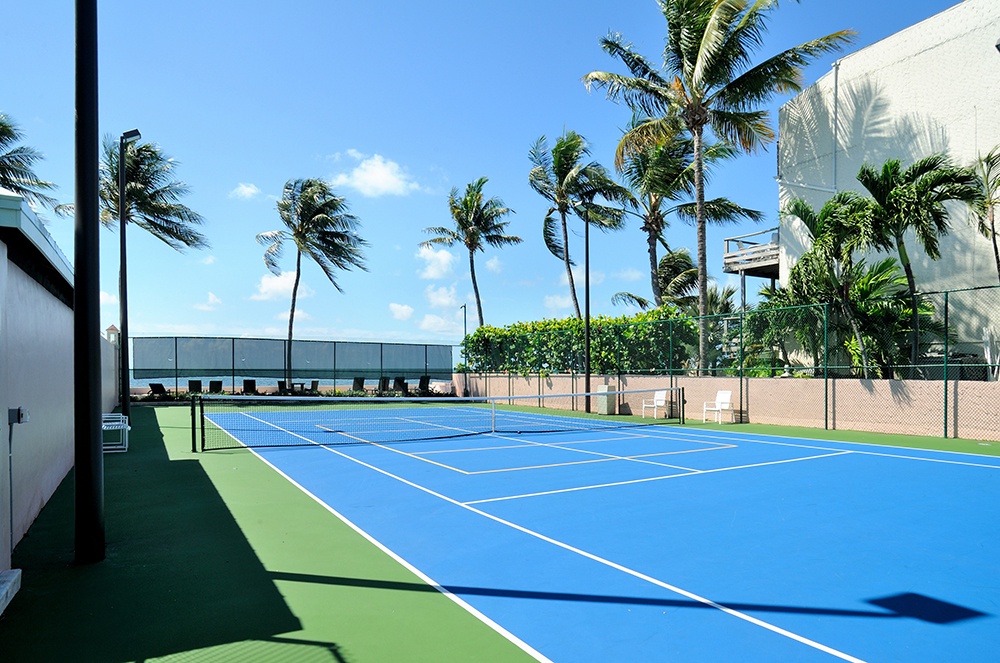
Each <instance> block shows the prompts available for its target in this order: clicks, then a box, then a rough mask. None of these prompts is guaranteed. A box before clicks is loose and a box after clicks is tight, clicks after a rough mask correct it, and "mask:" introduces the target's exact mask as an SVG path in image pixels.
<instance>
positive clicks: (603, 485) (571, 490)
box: [463, 451, 854, 504]
mask: <svg viewBox="0 0 1000 663" xmlns="http://www.w3.org/2000/svg"><path fill="white" fill-rule="evenodd" d="M850 453H854V452H853V451H839V452H837V453H830V454H822V455H819V456H803V457H802V458H790V459H786V460H772V461H768V462H766V463H753V464H751V465H736V466H733V467H718V468H715V469H712V470H691V471H689V472H684V473H682V474H669V475H666V476H661V477H647V478H645V479H629V480H628V481H614V482H611V483H599V484H594V485H591V486H576V487H573V488H559V489H557V490H545V491H541V492H537V493H523V494H521V495H507V496H504V497H490V498H488V499H484V500H471V501H469V502H463V504H485V503H487V502H504V501H506V500H519V499H521V498H524V497H540V496H542V495H556V494H559V493H575V492H578V491H581V490H594V489H595V488H611V487H613V486H629V485H632V484H636V483H647V482H650V481H663V480H664V479H677V478H679V477H690V476H695V475H698V474H715V473H716V472H729V471H731V470H745V469H749V468H752V467H765V466H767V465H782V464H784V463H797V462H799V461H801V460H815V459H817V458H830V457H831V456H843V455H845V454H850ZM667 467H670V466H669V465H668V466H667ZM682 469H686V468H682Z"/></svg>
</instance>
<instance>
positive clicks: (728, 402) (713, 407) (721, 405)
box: [701, 391, 736, 424]
mask: <svg viewBox="0 0 1000 663" xmlns="http://www.w3.org/2000/svg"><path fill="white" fill-rule="evenodd" d="M726 410H729V421H730V422H731V423H736V411H735V410H734V409H733V392H731V391H720V392H718V393H717V394H716V395H715V400H714V401H706V402H705V406H704V408H703V409H702V413H701V420H702V422H705V421H708V413H709V412H713V413H714V414H713V418H714V419H715V422H716V423H719V424H721V423H722V413H723V412H724V411H726Z"/></svg>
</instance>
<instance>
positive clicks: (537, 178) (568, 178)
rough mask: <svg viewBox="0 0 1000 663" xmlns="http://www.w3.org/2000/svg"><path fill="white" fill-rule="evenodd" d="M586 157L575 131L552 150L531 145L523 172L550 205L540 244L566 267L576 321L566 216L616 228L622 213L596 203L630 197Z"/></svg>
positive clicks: (621, 221)
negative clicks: (528, 166) (527, 168)
mask: <svg viewBox="0 0 1000 663" xmlns="http://www.w3.org/2000/svg"><path fill="white" fill-rule="evenodd" d="M589 154H590V149H589V148H588V147H587V143H586V141H585V140H584V138H583V136H581V135H579V134H577V133H576V132H574V131H566V132H565V133H563V135H562V136H560V137H559V139H558V140H557V141H556V143H555V145H554V146H553V147H552V150H551V151H549V147H548V141H547V140H546V138H545V136H542V137H540V138H539V139H538V140H537V141H535V144H534V145H533V146H532V147H531V151H530V152H529V158H530V160H531V166H532V168H531V172H530V173H529V174H528V184H530V185H531V188H532V189H534V190H535V191H536V192H537V193H538V194H539V195H541V196H542V197H543V198H545V200H547V201H549V204H550V206H549V209H548V211H546V213H545V219H544V221H543V226H542V229H543V237H544V239H545V246H546V247H547V248H548V249H549V252H550V253H552V255H554V256H555V257H557V258H559V259H560V260H562V261H563V264H564V265H565V267H566V278H567V280H568V281H569V292H570V296H571V297H572V300H573V310H574V311H575V313H576V317H577V318H581V317H582V316H581V314H580V303H579V301H578V300H577V297H576V286H575V284H574V283H573V261H572V260H571V259H570V255H569V229H568V225H567V217H568V216H569V215H570V214H571V213H572V214H575V215H576V216H578V217H579V218H580V219H582V220H583V222H584V223H589V224H591V225H594V226H596V227H597V228H600V229H601V230H605V231H606V230H617V229H619V228H622V227H623V225H624V219H625V215H624V211H623V210H622V209H619V208H616V207H612V206H610V205H605V204H602V203H598V202H597V199H598V198H603V199H604V200H605V201H608V202H623V201H625V200H627V199H628V197H629V194H628V191H627V190H626V189H625V188H624V187H622V186H621V185H619V184H618V183H616V182H615V181H614V180H612V179H611V178H610V177H609V176H608V173H607V171H606V170H605V169H604V167H603V166H601V165H600V164H599V163H597V162H596V161H591V162H588V163H584V158H586V157H587V156H589Z"/></svg>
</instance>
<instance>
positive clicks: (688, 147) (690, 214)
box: [616, 119, 763, 306]
mask: <svg viewBox="0 0 1000 663" xmlns="http://www.w3.org/2000/svg"><path fill="white" fill-rule="evenodd" d="M643 123H644V122H643V120H642V119H635V120H633V123H632V126H633V127H635V126H639V125H641V124H643ZM625 136H626V138H623V143H625V141H626V140H627V139H628V136H629V134H628V133H626V135H625ZM619 154H620V155H622V159H623V161H624V163H622V164H621V165H619V166H618V169H619V171H620V172H621V173H622V174H623V176H624V178H625V181H626V182H627V183H628V185H629V186H630V187H631V189H632V191H633V199H634V200H635V207H637V208H638V212H636V214H637V215H638V216H639V218H641V219H642V231H643V232H645V233H646V251H647V253H648V255H649V274H650V284H651V287H652V291H653V301H654V302H655V305H656V306H660V305H661V304H662V303H663V298H662V295H661V292H660V286H659V283H660V279H659V277H658V272H659V265H660V263H659V261H658V260H657V257H656V253H657V244H658V243H662V244H664V246H666V242H665V240H664V238H663V232H664V231H665V230H666V228H667V227H668V226H669V222H668V221H667V218H668V216H669V215H670V214H671V213H676V214H678V216H680V217H681V218H682V219H684V220H693V219H694V218H695V209H694V204H693V203H691V202H685V201H690V199H691V198H692V197H693V196H694V168H693V163H694V141H692V140H691V138H690V137H689V136H687V135H685V133H683V130H681V131H667V132H664V133H662V134H661V136H660V137H659V139H658V140H657V141H656V142H654V143H646V144H642V145H628V144H624V145H623V144H619ZM735 154H736V150H735V148H734V147H733V146H732V145H731V144H729V143H726V142H725V141H722V142H719V143H715V144H712V145H709V146H707V147H706V149H705V160H704V161H705V164H706V166H707V165H710V164H714V163H716V162H719V161H721V160H723V159H729V158H732V157H733V156H735ZM616 163H618V159H616ZM668 205H670V207H668ZM705 210H706V215H707V217H708V221H709V222H712V223H731V222H735V221H738V220H739V219H749V220H752V221H759V220H760V219H761V218H762V217H763V215H762V214H761V213H760V212H757V211H755V210H750V209H745V208H743V207H740V206H739V205H736V204H735V203H733V202H732V201H730V200H728V199H726V198H716V199H714V200H709V201H705ZM667 248H668V249H669V247H667Z"/></svg>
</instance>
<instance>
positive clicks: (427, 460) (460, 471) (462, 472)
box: [265, 422, 469, 474]
mask: <svg viewBox="0 0 1000 663" xmlns="http://www.w3.org/2000/svg"><path fill="white" fill-rule="evenodd" d="M265 423H267V422H265ZM270 425H272V426H274V425H275V424H270ZM316 428H321V429H323V430H325V431H329V432H331V433H337V434H339V435H343V436H345V437H349V438H351V439H352V440H358V441H359V442H364V443H365V444H369V445H371V446H373V447H378V448H379V449H385V450H386V451H391V452H393V453H397V454H401V455H403V456H409V457H410V458H414V459H416V460H421V461H423V462H425V463H430V464H431V465H437V466H438V467H443V468H444V469H446V470H451V471H453V472H458V473H459V474H469V472H466V471H465V470H462V469H459V468H457V467H452V466H451V465H445V464H444V463H439V462H437V461H436V460H431V459H430V458H421V457H420V456H415V455H413V454H411V453H410V452H408V451H403V450H402V449H396V448H394V447H391V446H389V445H387V444H379V443H378V442H372V441H371V440H366V439H364V438H361V437H357V436H355V435H351V434H350V433H345V432H344V431H339V430H335V429H333V428H327V427H326V426H323V425H321V424H316ZM289 432H291V431H289ZM294 434H295V433H292V435H294ZM305 439H308V438H305Z"/></svg>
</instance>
